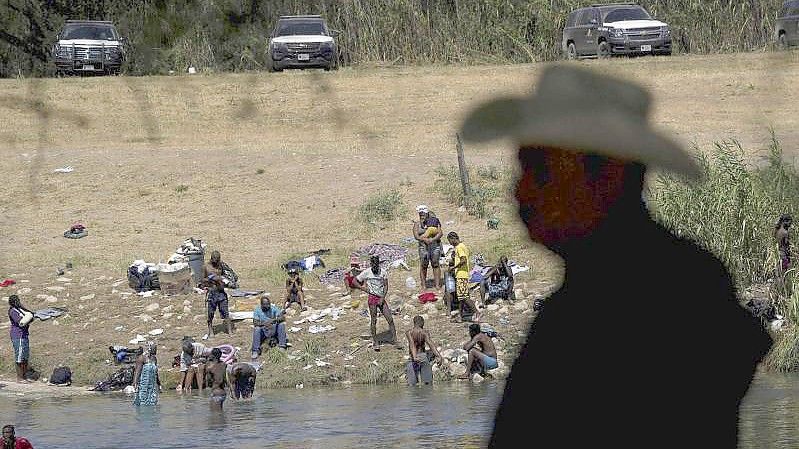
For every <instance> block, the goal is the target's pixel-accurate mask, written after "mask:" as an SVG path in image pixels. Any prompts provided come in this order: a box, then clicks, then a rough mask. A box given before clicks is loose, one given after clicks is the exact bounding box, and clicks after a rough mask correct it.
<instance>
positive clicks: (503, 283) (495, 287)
mask: <svg viewBox="0 0 799 449" xmlns="http://www.w3.org/2000/svg"><path fill="white" fill-rule="evenodd" d="M486 294H488V303H490V302H493V301H496V300H497V299H510V300H515V299H516V297H515V295H514V293H513V271H512V270H511V268H510V266H508V258H507V256H502V257H500V258H499V262H498V263H497V264H496V265H495V266H493V267H491V268H490V269H489V270H488V271H487V272H486V274H485V275H483V281H482V282H481V283H480V300H481V301H482V303H483V304H486Z"/></svg>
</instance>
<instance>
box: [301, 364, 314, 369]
mask: <svg viewBox="0 0 799 449" xmlns="http://www.w3.org/2000/svg"><path fill="white" fill-rule="evenodd" d="M311 368H313V365H305V366H303V367H302V369H304V370H309V369H311Z"/></svg>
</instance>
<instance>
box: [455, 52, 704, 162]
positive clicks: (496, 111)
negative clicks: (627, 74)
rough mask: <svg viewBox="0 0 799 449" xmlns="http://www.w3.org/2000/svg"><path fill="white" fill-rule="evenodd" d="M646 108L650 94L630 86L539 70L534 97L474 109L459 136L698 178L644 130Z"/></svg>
mask: <svg viewBox="0 0 799 449" xmlns="http://www.w3.org/2000/svg"><path fill="white" fill-rule="evenodd" d="M650 103H651V96H650V94H649V93H648V92H647V91H646V90H644V89H643V88H642V87H640V86H638V85H636V84H634V83H631V82H629V81H625V80H621V79H618V78H614V77H610V76H604V75H600V74H598V73H596V72H593V71H591V70H587V69H583V68H577V67H572V66H566V65H555V66H549V67H547V68H546V69H544V71H543V73H542V74H541V77H540V79H539V82H538V87H537V89H536V92H535V93H533V94H531V95H529V96H526V97H506V98H502V99H496V100H492V101H488V102H487V103H483V104H482V105H479V106H477V107H476V108H475V109H474V110H472V111H471V113H470V114H469V115H468V116H467V117H466V119H465V120H464V122H463V124H462V125H461V130H460V133H461V136H462V137H463V138H464V140H467V141H472V142H484V141H487V140H491V139H496V138H502V137H511V138H513V139H515V140H517V141H518V142H519V143H520V144H523V145H528V146H535V145H540V146H556V147H558V148H563V149H573V150H575V151H585V152H592V153H596V154H600V155H604V156H608V157H615V158H618V159H622V160H630V161H637V162H640V163H642V164H644V165H648V166H649V165H651V166H656V167H661V168H664V169H668V170H671V171H673V172H676V173H679V174H682V175H684V176H686V177H688V178H699V177H701V176H702V170H701V169H700V168H699V166H698V165H697V163H696V161H695V160H694V159H693V157H691V156H690V155H689V154H688V153H686V152H685V151H684V150H683V149H682V148H681V147H680V145H678V144H677V143H675V142H674V141H672V140H671V139H669V138H667V137H665V136H663V135H661V134H660V133H658V132H657V131H655V130H653V129H652V128H651V127H650V126H649V123H648V121H647V119H648V117H649V111H650Z"/></svg>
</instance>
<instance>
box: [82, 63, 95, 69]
mask: <svg viewBox="0 0 799 449" xmlns="http://www.w3.org/2000/svg"><path fill="white" fill-rule="evenodd" d="M83 70H94V66H93V65H91V64H84V65H83Z"/></svg>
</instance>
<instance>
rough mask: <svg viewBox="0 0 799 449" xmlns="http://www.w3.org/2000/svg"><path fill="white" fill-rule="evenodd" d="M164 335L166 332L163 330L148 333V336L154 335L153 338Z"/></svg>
mask: <svg viewBox="0 0 799 449" xmlns="http://www.w3.org/2000/svg"><path fill="white" fill-rule="evenodd" d="M163 333H164V330H163V329H153V330H151V331H150V332H148V334H150V335H153V336H155V335H161V334H163Z"/></svg>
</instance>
